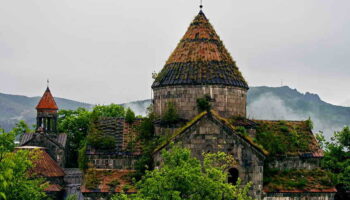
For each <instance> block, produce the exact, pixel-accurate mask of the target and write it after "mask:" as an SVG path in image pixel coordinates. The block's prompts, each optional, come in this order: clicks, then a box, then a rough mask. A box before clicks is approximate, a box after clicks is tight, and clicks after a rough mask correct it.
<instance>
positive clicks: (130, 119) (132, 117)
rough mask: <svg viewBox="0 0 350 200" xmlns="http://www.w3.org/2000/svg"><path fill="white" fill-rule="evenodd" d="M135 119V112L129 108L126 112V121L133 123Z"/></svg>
mask: <svg viewBox="0 0 350 200" xmlns="http://www.w3.org/2000/svg"><path fill="white" fill-rule="evenodd" d="M135 120H136V117H135V113H134V112H133V111H132V110H131V109H130V108H128V109H127V110H126V114H125V121H126V122H127V123H129V124H132V123H134V121H135Z"/></svg>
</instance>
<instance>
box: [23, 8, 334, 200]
mask: <svg viewBox="0 0 350 200" xmlns="http://www.w3.org/2000/svg"><path fill="white" fill-rule="evenodd" d="M152 89H153V93H154V98H153V111H154V113H155V114H156V116H163V115H164V113H165V112H166V111H167V109H169V108H168V107H169V106H174V107H175V108H176V110H177V113H178V116H179V120H178V121H176V122H174V123H173V124H171V125H169V124H164V123H162V122H161V120H156V121H154V126H155V135H157V136H168V137H167V138H168V140H166V141H165V142H164V143H162V144H161V145H159V146H158V147H157V148H156V149H155V151H154V152H153V162H154V165H155V166H160V165H161V162H162V159H161V156H160V152H161V150H162V149H168V148H169V146H170V144H171V143H175V144H179V145H181V146H183V147H186V148H188V149H190V150H191V152H192V155H193V156H195V157H197V158H198V159H203V158H202V153H203V152H218V151H221V152H226V153H228V154H232V155H233V156H234V157H235V159H236V160H237V164H236V165H234V166H231V168H230V169H229V170H228V171H227V173H228V182H229V183H231V184H236V182H237V180H238V178H240V179H241V180H242V183H243V184H245V183H248V182H252V187H251V191H250V194H251V195H252V196H253V197H254V198H256V199H266V200H299V199H300V200H301V199H308V200H331V199H333V198H334V195H335V193H336V189H335V188H334V186H332V185H329V184H327V180H321V181H320V180H317V176H319V175H320V174H321V175H322V174H323V173H324V172H323V171H322V169H320V166H319V164H320V159H321V158H322V157H323V151H322V149H321V148H320V146H319V144H318V143H317V141H316V139H315V136H314V135H313V133H312V126H311V125H310V121H308V120H306V121H267V120H253V119H248V118H247V116H246V107H247V91H248V89H249V86H248V84H247V82H246V81H245V79H244V77H243V75H242V74H241V72H240V71H239V69H238V67H237V65H236V63H235V61H234V60H233V58H232V57H231V55H230V54H229V52H228V51H227V49H226V48H225V46H224V44H223V42H222V41H221V40H220V37H219V36H218V35H217V33H216V31H215V30H214V28H213V26H212V25H211V24H210V22H209V20H208V19H207V17H206V16H205V14H204V13H203V11H202V10H201V11H200V12H199V14H198V15H197V16H196V17H195V19H194V20H193V21H192V22H191V24H190V26H189V28H188V30H187V32H186V33H185V35H184V36H183V38H182V39H181V40H180V43H179V44H178V46H177V47H176V49H175V50H174V52H173V53H172V54H171V55H170V57H169V59H168V60H167V61H166V64H165V66H164V68H163V69H162V70H161V71H160V73H159V74H157V77H156V78H155V81H154V83H153V85H152ZM198 99H205V100H207V101H208V102H209V103H210V105H211V106H210V108H209V109H202V110H200V109H198ZM36 109H37V112H38V114H37V131H36V133H33V134H25V135H24V136H23V137H22V139H21V143H20V146H21V147H20V148H27V149H31V148H39V149H41V151H42V152H43V154H44V155H45V156H44V158H45V159H43V160H42V161H40V162H41V164H40V166H39V168H38V169H37V170H38V172H41V174H43V176H45V177H47V178H48V180H49V181H50V186H49V188H47V192H48V193H49V194H50V195H52V196H53V197H54V198H56V199H62V198H63V197H64V196H67V195H68V194H78V197H79V199H107V198H108V196H109V195H111V194H114V193H118V192H121V191H125V192H126V193H133V192H136V190H135V189H134V188H132V187H127V188H126V187H125V186H126V185H128V184H130V180H129V179H127V178H125V177H126V176H127V175H128V174H130V173H132V172H134V169H135V163H136V162H137V160H138V159H139V158H140V156H141V155H142V153H143V152H142V148H141V147H140V145H139V144H138V145H136V146H135V147H134V148H132V149H130V148H129V147H130V145H129V143H130V141H132V138H135V137H136V135H137V131H136V130H135V128H134V127H136V126H137V125H138V124H140V122H141V121H142V119H137V120H136V121H135V122H133V123H132V124H129V123H127V122H126V120H125V119H123V118H100V119H98V121H96V122H95V127H96V129H97V130H99V131H101V132H102V133H103V134H104V135H106V136H112V137H113V138H115V142H116V146H115V147H114V148H111V149H108V150H100V149H97V148H94V147H92V146H88V147H87V150H86V152H85V154H86V156H87V159H88V163H89V169H88V171H89V170H91V169H95V170H96V176H97V177H99V183H98V184H97V185H95V187H93V186H91V185H87V183H86V182H87V180H86V179H85V178H83V176H84V175H83V173H82V172H81V171H80V170H79V169H69V168H65V160H66V159H65V158H66V154H67V148H66V143H67V135H66V134H59V133H57V110H58V107H57V105H56V103H55V100H54V98H53V96H52V95H51V92H50V90H49V88H48V89H47V90H46V91H45V93H44V95H43V97H42V99H41V100H40V102H39V104H38V106H37V107H36ZM276 139H279V140H280V141H281V142H282V143H285V144H286V146H285V149H282V150H281V149H278V148H277V149H275V150H274V151H272V150H271V149H273V148H272V147H269V146H264V142H262V141H266V140H276ZM288 170H289V173H288ZM286 171H287V172H286ZM290 179H303V180H304V179H305V181H306V182H305V184H303V185H302V186H300V185H299V186H298V185H293V184H290V185H288V184H278V181H281V180H282V181H284V182H288V180H290ZM113 181H114V182H115V181H117V182H118V183H119V185H117V186H114V187H113V184H111V183H113Z"/></svg>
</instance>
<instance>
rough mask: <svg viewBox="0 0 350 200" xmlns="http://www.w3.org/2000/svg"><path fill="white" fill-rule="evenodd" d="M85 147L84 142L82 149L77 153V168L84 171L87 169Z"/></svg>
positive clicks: (85, 142)
mask: <svg viewBox="0 0 350 200" xmlns="http://www.w3.org/2000/svg"><path fill="white" fill-rule="evenodd" d="M86 147H87V141H86V140H84V142H83V145H82V147H81V148H80V149H79V152H78V166H79V168H80V169H82V170H85V169H87V167H88V166H87V162H88V160H87V157H86Z"/></svg>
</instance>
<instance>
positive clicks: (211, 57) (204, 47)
mask: <svg viewBox="0 0 350 200" xmlns="http://www.w3.org/2000/svg"><path fill="white" fill-rule="evenodd" d="M169 85H229V86H236V87H241V88H246V89H248V84H247V83H246V81H245V80H244V78H243V76H242V74H241V72H240V71H239V69H238V67H237V66H236V63H235V61H234V60H233V59H232V57H231V55H230V53H229V52H228V51H227V49H226V48H225V46H224V44H223V42H222V41H221V40H220V37H219V36H218V35H217V34H216V31H215V30H214V28H213V26H212V25H211V24H210V22H209V20H208V19H207V17H206V16H205V15H204V13H203V12H202V11H200V13H199V14H198V15H197V16H196V17H195V19H194V20H193V21H192V23H191V25H190V27H189V28H188V30H187V32H186V34H185V35H184V36H183V38H182V40H181V41H180V43H179V44H178V46H177V47H176V49H175V50H174V52H173V53H172V54H171V56H170V57H169V59H168V61H167V62H166V64H165V66H164V68H163V69H162V71H161V72H160V73H159V74H158V76H157V78H156V80H155V81H154V83H153V85H152V88H156V87H162V86H169Z"/></svg>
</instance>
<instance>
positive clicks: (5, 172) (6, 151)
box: [0, 130, 47, 200]
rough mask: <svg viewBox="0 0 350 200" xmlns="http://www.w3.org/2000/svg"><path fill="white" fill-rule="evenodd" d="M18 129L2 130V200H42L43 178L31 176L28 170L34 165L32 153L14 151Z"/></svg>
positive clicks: (0, 178) (0, 181)
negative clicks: (6, 131)
mask: <svg viewBox="0 0 350 200" xmlns="http://www.w3.org/2000/svg"><path fill="white" fill-rule="evenodd" d="M15 132H16V130H12V131H11V132H9V133H5V132H4V131H3V130H0V200H6V199H8V200H10V199H11V200H16V199H18V200H19V199H21V200H41V199H44V197H45V196H46V194H45V193H44V192H43V189H44V187H46V186H47V185H46V184H44V180H43V179H36V178H33V177H29V174H28V170H29V169H30V168H31V167H33V163H32V162H31V160H33V159H34V157H33V156H35V155H33V154H32V153H29V152H28V151H24V150H20V151H16V152H13V151H14V147H15V144H14V140H15V137H16V135H15Z"/></svg>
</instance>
